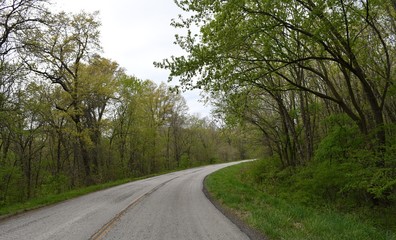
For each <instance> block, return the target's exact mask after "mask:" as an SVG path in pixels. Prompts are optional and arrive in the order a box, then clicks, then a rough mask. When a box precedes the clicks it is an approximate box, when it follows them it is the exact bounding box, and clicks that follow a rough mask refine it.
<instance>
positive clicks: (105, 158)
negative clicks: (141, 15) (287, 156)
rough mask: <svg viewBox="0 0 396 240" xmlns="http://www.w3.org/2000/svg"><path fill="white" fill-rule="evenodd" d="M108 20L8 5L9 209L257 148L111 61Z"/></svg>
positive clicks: (3, 177) (0, 53)
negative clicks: (103, 31)
mask: <svg viewBox="0 0 396 240" xmlns="http://www.w3.org/2000/svg"><path fill="white" fill-rule="evenodd" d="M100 26H101V23H100V21H99V20H98V13H97V12H94V13H86V12H81V13H78V14H71V13H65V12H51V11H50V10H49V2H48V1H46V0H5V1H1V3H0V207H1V206H7V205H10V204H15V203H18V202H25V201H28V200H30V199H34V198H37V197H41V196H46V195H50V194H58V193H62V192H67V191H70V190H72V189H78V188H81V187H84V186H89V185H93V184H99V183H106V182H108V181H113V180H117V179H128V178H133V177H139V176H145V175H149V174H153V173H159V172H164V171H169V170H173V169H183V168H187V167H193V166H199V165H204V164H210V163H216V162H220V161H231V160H237V159H241V158H247V157H248V156H249V154H254V153H251V152H249V151H250V150H251V148H249V149H247V145H248V141H250V140H248V139H249V136H248V135H247V134H246V133H245V132H243V131H241V130H240V129H238V128H226V127H225V126H223V125H222V124H221V123H219V122H218V121H217V122H216V121H214V120H213V119H209V118H208V117H205V118H200V117H199V116H195V115H189V114H188V108H187V105H186V102H185V100H184V99H183V97H182V96H181V95H180V94H179V93H177V91H174V90H172V89H171V88H170V87H169V86H167V85H166V84H165V83H162V84H159V85H158V84H155V82H154V81H152V80H142V79H138V78H137V77H135V76H130V75H128V74H127V73H126V70H125V69H123V68H122V67H121V66H119V64H118V63H117V62H114V61H113V60H111V59H106V58H104V57H102V56H101V55H100V54H101V52H102V49H101V44H100V41H99V36H100Z"/></svg>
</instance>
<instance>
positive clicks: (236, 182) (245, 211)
mask: <svg viewBox="0 0 396 240" xmlns="http://www.w3.org/2000/svg"><path fill="white" fill-rule="evenodd" d="M249 164H254V163H246V164H239V165H235V166H232V167H228V168H225V169H222V170H220V171H218V172H216V173H214V174H212V175H210V176H209V177H207V179H206V182H205V186H206V187H207V189H208V191H209V192H210V193H211V194H212V195H213V197H214V198H215V199H217V200H218V201H220V202H221V203H222V204H223V205H224V206H225V207H227V208H230V209H232V210H233V211H234V212H235V214H237V215H238V216H240V217H241V218H242V220H244V221H245V222H246V223H247V224H248V225H250V226H251V227H253V228H255V229H257V230H259V231H260V232H262V233H264V235H266V236H267V237H268V238H269V239H293V240H294V239H315V240H316V239H318V240H320V239H326V240H328V239H337V240H338V239H345V240H347V239H348V240H349V239H367V240H369V239H376V240H377V239H378V240H379V239H389V240H391V239H396V234H395V233H392V232H390V231H385V230H381V229H378V228H376V227H374V226H373V225H372V224H370V221H367V222H363V221H362V220H361V218H358V217H357V216H354V215H351V214H349V215H347V214H342V213H337V212H335V211H331V210H329V209H326V208H316V207H315V208H313V207H312V208H310V207H306V206H303V205H302V204H299V203H296V202H293V201H290V200H289V201H286V200H284V199H281V198H276V197H273V196H271V195H270V194H266V193H265V192H263V191H258V190H257V189H256V188H255V187H254V186H252V185H250V184H248V183H247V182H244V181H243V180H242V179H243V177H242V176H241V175H242V174H243V171H244V168H245V167H246V166H248V165H249Z"/></svg>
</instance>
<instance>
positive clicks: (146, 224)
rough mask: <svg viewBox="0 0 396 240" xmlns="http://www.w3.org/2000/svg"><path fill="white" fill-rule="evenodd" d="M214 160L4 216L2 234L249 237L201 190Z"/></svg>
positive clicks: (18, 236)
mask: <svg viewBox="0 0 396 240" xmlns="http://www.w3.org/2000/svg"><path fill="white" fill-rule="evenodd" d="M233 164H235V163H227V164H219V165H211V166H206V167H200V168H194V169H189V170H184V171H179V172H175V173H169V174H165V175H161V176H157V177H153V178H148V179H145V180H140V181H136V182H132V183H128V184H124V185H121V186H118V187H114V188H110V189H106V190H102V191H99V192H95V193H91V194H88V195H85V196H82V197H79V198H75V199H72V200H68V201H65V202H62V203H59V204H56V205H53V206H49V207H45V208H41V209H38V210H34V211H30V212H26V213H24V214H20V215H17V216H14V217H11V218H8V219H3V220H1V221H0V239H1V240H3V239H4V240H5V239H7V240H12V239H31V240H35V239H37V240H38V239H51V240H55V239H95V240H98V239H119V240H122V239H139V240H142V239H156V240H159V239H164V240H166V239H170V240H177V239H181V240H187V239H194V240H195V239H208V240H209V239H215V240H222V239H224V240H232V239H238V240H243V239H249V238H248V237H247V235H245V233H243V232H242V231H241V230H240V229H239V228H238V227H237V226H236V225H234V224H233V223H232V222H231V221H230V220H229V219H228V218H226V217H225V216H224V215H223V214H222V213H221V212H219V211H218V210H217V209H216V208H215V207H214V206H213V204H212V203H211V202H210V201H209V200H208V199H207V198H206V197H205V195H204V193H203V192H202V187H203V185H202V184H203V183H202V182H203V179H204V178H205V176H207V175H208V174H210V173H212V172H214V171H216V170H218V169H221V168H223V167H226V166H230V165H233Z"/></svg>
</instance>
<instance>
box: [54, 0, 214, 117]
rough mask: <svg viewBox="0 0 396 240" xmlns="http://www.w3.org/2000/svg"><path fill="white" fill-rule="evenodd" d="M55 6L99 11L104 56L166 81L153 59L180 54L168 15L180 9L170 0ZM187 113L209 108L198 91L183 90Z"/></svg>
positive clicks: (97, 0)
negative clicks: (201, 99)
mask: <svg viewBox="0 0 396 240" xmlns="http://www.w3.org/2000/svg"><path fill="white" fill-rule="evenodd" d="M53 2H54V9H56V10H63V11H66V12H80V11H81V10H84V11H86V12H93V11H99V12H100V15H99V16H100V20H101V22H102V26H101V42H102V46H103V50H104V56H105V57H107V58H110V59H112V60H115V61H116V62H118V63H119V64H120V65H121V66H122V67H123V68H125V69H127V72H128V73H129V74H131V75H135V76H136V77H138V78H141V79H150V80H153V81H155V82H156V83H158V84H159V83H160V82H166V81H167V79H168V74H169V72H168V71H165V70H162V69H157V68H155V67H154V66H153V62H154V61H161V60H162V59H164V58H168V57H170V56H171V55H175V56H177V55H181V54H183V52H182V50H181V49H179V48H178V47H177V46H176V45H174V44H173V42H174V40H175V39H174V35H175V34H176V30H175V29H174V28H173V27H171V26H170V23H171V19H172V18H177V16H178V14H182V11H181V10H180V9H178V7H177V6H176V5H175V3H174V2H173V0H113V1H108V0H53ZM183 96H184V97H185V98H186V101H187V105H188V106H189V108H190V113H199V114H200V115H201V116H208V115H209V113H210V108H209V107H205V106H204V105H203V103H201V102H199V101H198V100H199V99H200V97H199V92H198V91H192V92H186V93H183Z"/></svg>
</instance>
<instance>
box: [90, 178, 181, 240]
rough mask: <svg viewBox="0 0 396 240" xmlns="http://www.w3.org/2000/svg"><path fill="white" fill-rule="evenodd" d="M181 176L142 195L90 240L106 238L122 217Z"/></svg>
mask: <svg viewBox="0 0 396 240" xmlns="http://www.w3.org/2000/svg"><path fill="white" fill-rule="evenodd" d="M179 177H180V176H177V177H174V178H171V179H169V180H167V181H165V182H163V183H161V184H159V185H157V186H155V187H154V188H153V189H151V190H150V191H148V192H146V193H144V194H142V195H141V196H139V197H138V198H136V199H135V200H133V201H132V202H131V203H130V204H129V205H128V206H127V207H125V208H124V209H123V210H122V211H121V212H119V213H118V214H116V215H115V216H114V217H113V218H112V219H111V220H110V221H108V222H107V223H106V224H105V225H103V226H102V227H101V228H100V229H99V230H98V231H97V232H96V233H94V234H93V235H92V236H91V237H90V238H89V239H90V240H100V239H102V238H103V237H104V236H106V234H107V233H108V232H109V231H110V230H111V229H112V228H113V227H114V225H115V224H116V223H117V222H118V221H119V220H120V219H121V217H122V216H123V215H124V214H125V213H126V212H127V211H128V210H129V209H131V208H132V207H134V206H136V205H137V204H138V203H139V202H141V201H142V200H143V199H145V198H147V197H148V196H150V195H151V194H153V193H154V192H155V191H157V190H158V189H160V188H161V187H163V186H164V185H165V184H167V183H169V182H170V181H172V180H174V179H176V178H179Z"/></svg>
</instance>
